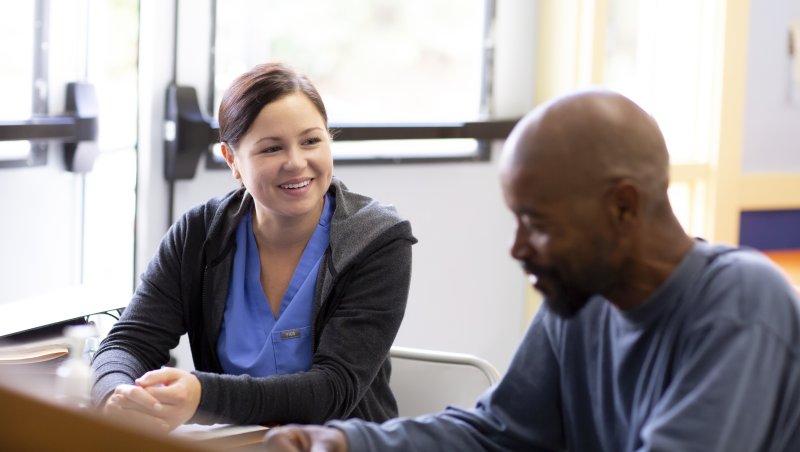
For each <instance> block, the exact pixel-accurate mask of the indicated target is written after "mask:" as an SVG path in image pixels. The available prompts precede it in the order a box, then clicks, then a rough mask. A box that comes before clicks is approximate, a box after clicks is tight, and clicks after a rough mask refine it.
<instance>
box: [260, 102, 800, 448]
mask: <svg viewBox="0 0 800 452" xmlns="http://www.w3.org/2000/svg"><path fill="white" fill-rule="evenodd" d="M668 171H669V157H668V152H667V148H666V146H665V144H664V139H663V137H662V135H661V132H660V131H659V128H658V126H657V125H656V123H655V122H654V121H653V119H652V118H651V117H650V116H649V115H648V114H647V113H645V112H644V111H643V110H642V109H641V108H639V107H638V106H637V105H636V104H634V103H633V102H631V101H630V100H629V99H627V98H625V97H623V96H621V95H619V94H616V93H612V92H608V91H599V90H593V91H581V92H577V93H573V94H570V95H568V96H564V97H561V98H558V99H555V100H553V101H551V102H549V103H547V104H545V105H543V106H541V107H539V108H537V109H536V110H534V111H532V112H531V113H530V114H528V115H527V116H526V117H525V118H523V119H522V120H521V121H520V122H519V124H517V126H516V127H515V128H514V130H513V132H512V133H511V135H510V136H509V138H508V140H507V141H506V145H505V147H504V149H503V155H502V158H501V161H500V176H501V183H502V187H503V194H504V197H505V201H506V204H507V205H508V207H509V209H510V210H511V211H512V212H513V213H514V215H515V217H516V222H517V228H516V236H515V239H514V243H513V245H512V247H511V255H512V257H513V258H514V259H517V260H518V261H519V262H520V263H521V264H522V267H523V269H524V270H525V272H526V273H527V274H528V275H529V277H530V279H531V281H532V283H533V285H534V287H535V288H536V289H537V290H539V291H540V292H541V293H542V294H543V295H544V299H545V306H546V309H540V310H539V312H538V313H537V314H536V316H535V318H534V319H533V321H532V323H531V325H530V328H529V330H528V332H527V334H526V336H525V338H524V340H523V342H522V344H521V345H520V347H519V349H518V350H517V353H516V355H515V357H514V359H513V361H512V363H511V365H510V368H509V370H508V373H507V374H506V375H505V376H504V377H503V379H502V381H501V382H500V383H499V384H498V385H497V386H496V387H494V388H493V389H491V390H489V391H487V393H486V394H484V395H483V396H482V397H481V398H480V400H479V401H478V403H477V406H476V407H475V408H474V409H472V410H469V411H467V410H460V409H455V408H449V409H447V410H445V411H443V412H441V413H438V414H434V415H429V416H423V417H419V418H416V419H398V420H392V421H389V422H386V423H384V424H371V423H366V422H360V421H345V422H332V423H329V427H282V428H278V429H275V430H274V431H273V432H271V433H270V434H269V435H268V436H267V438H266V441H267V446H268V448H269V450H281V451H289V450H291V451H294V450H309V449H310V447H311V446H312V445H314V446H315V447H319V449H314V450H333V451H344V450H348V448H349V450H353V451H362V450H373V451H383V450H418V451H432V450H448V451H449V450H452V451H482V450H492V451H494V450H498V451H522V450H524V451H535V450H571V451H615V452H616V451H645V450H646V451H656V450H658V451H690V450H697V451H704V452H707V451H762V450H770V451H800V310H799V309H798V303H799V301H798V299H797V294H796V293H795V291H794V290H793V288H792V287H791V286H790V285H789V284H788V283H787V281H786V280H785V279H784V278H783V276H782V275H781V273H780V272H779V271H778V270H777V269H776V268H775V267H774V266H773V265H772V264H770V262H769V261H768V260H767V259H765V258H764V257H762V256H761V255H759V254H758V253H756V252H752V251H744V250H738V249H734V248H730V247H725V246H712V245H710V244H708V243H705V242H703V241H699V240H693V239H692V238H690V237H689V236H687V235H686V233H685V232H684V231H683V229H682V228H681V225H680V224H679V222H678V220H677V219H676V218H675V215H674V214H673V212H672V208H671V207H670V203H669V198H668V197H667V186H668Z"/></svg>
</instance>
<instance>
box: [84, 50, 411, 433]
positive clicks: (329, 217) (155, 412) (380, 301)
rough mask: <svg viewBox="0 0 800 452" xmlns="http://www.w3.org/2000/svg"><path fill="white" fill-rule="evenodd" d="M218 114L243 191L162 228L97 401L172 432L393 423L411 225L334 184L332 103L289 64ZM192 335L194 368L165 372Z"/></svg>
mask: <svg viewBox="0 0 800 452" xmlns="http://www.w3.org/2000/svg"><path fill="white" fill-rule="evenodd" d="M219 117H220V141H221V142H222V152H223V155H224V156H225V160H226V162H227V163H228V166H229V167H230V169H231V172H232V174H233V177H234V178H235V179H237V180H239V181H240V182H241V187H240V188H239V189H237V190H234V191H232V192H230V193H228V194H227V195H225V196H224V197H221V198H214V199H212V200H210V201H208V202H206V203H205V204H203V205H200V206H197V207H195V208H193V209H191V210H190V211H189V212H187V213H185V214H184V215H183V216H182V217H181V218H180V219H179V220H178V222H177V223H176V224H174V225H173V226H172V228H171V229H170V231H169V232H168V233H167V235H166V237H165V238H164V239H163V241H162V243H161V246H160V248H159V250H158V253H157V255H156V257H155V258H154V259H153V261H152V262H151V263H150V265H149V266H148V269H147V271H146V272H145V274H144V275H143V277H142V284H141V285H140V286H139V288H138V289H137V291H136V293H135V294H134V296H133V299H132V301H131V303H130V304H129V306H128V308H127V309H126V310H125V312H124V313H123V315H122V317H121V319H120V321H119V322H118V323H117V324H116V325H115V326H114V328H113V329H112V331H111V332H110V333H109V335H108V337H107V338H106V339H105V340H104V341H103V343H102V344H101V346H100V349H99V350H98V351H97V353H96V354H95V359H94V362H93V367H94V370H95V375H96V381H95V386H94V394H93V395H94V397H95V400H96V401H97V402H98V403H100V404H101V405H102V406H103V410H104V411H105V412H106V413H108V414H110V415H113V416H125V417H126V419H128V420H130V419H134V420H137V419H138V420H139V421H141V422H143V423H145V424H148V425H152V426H156V427H159V428H163V429H166V430H168V429H172V428H175V427H176V426H177V425H180V424H182V423H184V422H187V421H189V420H191V421H192V422H209V423H218V422H221V423H239V424H268V423H289V422H300V423H314V422H317V423H318V422H323V421H326V420H329V419H341V418H349V417H359V418H364V419H371V420H376V421H377V420H386V419H389V418H391V417H395V416H396V415H397V404H396V402H395V400H394V396H393V395H392V393H391V391H390V389H389V385H388V382H389V376H390V375H389V373H390V368H389V364H388V359H387V357H388V353H389V348H390V347H391V345H392V342H393V341H394V338H395V335H396V333H397V330H398V328H399V326H400V322H401V320H402V318H403V314H404V311H405V305H406V298H407V296H408V287H409V279H410V274H411V245H412V244H413V243H415V242H416V239H415V238H414V237H413V235H412V234H411V226H410V224H409V222H408V221H406V220H404V219H402V218H401V217H400V216H399V215H398V214H397V212H396V211H395V209H394V208H392V207H388V206H384V205H382V204H380V203H377V202H375V201H374V200H372V199H370V198H368V197H366V196H363V195H359V194H356V193H353V192H350V191H349V190H348V189H347V187H345V185H344V184H343V183H342V182H341V181H339V180H337V179H334V178H333V160H332V157H331V151H330V141H331V137H330V134H329V132H328V121H327V114H326V111H325V106H324V104H323V103H322V100H321V98H320V97H319V94H317V91H316V89H315V88H314V86H313V85H312V84H311V82H310V81H309V80H308V79H307V78H306V77H305V76H303V75H301V74H298V73H296V72H295V71H294V70H293V69H292V68H290V67H288V66H285V65H281V64H263V65H258V66H256V67H254V68H253V69H251V70H250V71H248V72H246V73H244V74H242V75H241V76H240V77H239V78H237V79H236V80H235V81H234V82H233V83H232V85H231V87H230V88H229V89H228V91H227V92H226V94H225V96H224V98H223V101H222V103H221V104H220V112H219ZM183 333H188V335H189V341H190V344H191V348H192V356H193V359H194V366H195V368H196V369H197V371H195V372H192V373H188V372H186V371H183V370H179V369H172V368H161V366H163V365H165V364H166V363H167V360H168V357H169V350H170V349H172V348H173V347H174V346H175V345H176V344H177V343H178V339H179V337H180V336H181V335H182V334H183Z"/></svg>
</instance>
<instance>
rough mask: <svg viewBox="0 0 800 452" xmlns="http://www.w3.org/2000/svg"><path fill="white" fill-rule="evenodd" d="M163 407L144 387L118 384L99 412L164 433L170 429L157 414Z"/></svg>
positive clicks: (123, 421)
mask: <svg viewBox="0 0 800 452" xmlns="http://www.w3.org/2000/svg"><path fill="white" fill-rule="evenodd" d="M163 409H164V407H163V405H162V404H161V403H160V402H159V401H158V399H156V398H155V397H153V396H152V395H150V394H149V393H148V392H147V391H146V390H145V389H144V388H141V387H139V386H136V385H119V386H117V387H116V388H115V389H114V393H113V394H111V396H109V397H108V399H106V402H105V403H104V404H103V406H102V408H101V412H102V413H103V415H105V416H108V417H109V418H111V419H113V420H116V421H119V422H122V423H125V424H126V425H134V426H138V427H141V428H144V429H147V430H150V429H156V430H158V431H161V432H164V433H166V432H168V431H170V430H171V428H170V425H169V423H168V422H167V421H165V420H164V419H162V418H160V417H159V416H158V413H160V412H161V411H163Z"/></svg>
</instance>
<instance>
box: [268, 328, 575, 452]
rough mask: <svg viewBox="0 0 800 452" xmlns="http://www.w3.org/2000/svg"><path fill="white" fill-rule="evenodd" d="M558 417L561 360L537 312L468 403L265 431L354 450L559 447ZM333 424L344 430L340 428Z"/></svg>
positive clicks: (272, 439) (279, 438) (285, 439)
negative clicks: (504, 369) (493, 376)
mask: <svg viewBox="0 0 800 452" xmlns="http://www.w3.org/2000/svg"><path fill="white" fill-rule="evenodd" d="M561 419H562V416H561V397H560V384H559V372H558V364H557V362H556V360H555V355H554V354H553V351H552V348H551V346H550V341H549V338H548V335H547V331H546V329H545V327H544V321H543V316H542V315H541V313H540V314H538V315H537V316H536V318H535V319H534V321H533V323H532V324H531V327H530V329H529V330H528V333H527V335H526V336H525V339H524V340H523V343H522V345H521V346H520V348H519V349H518V350H517V353H516V355H515V357H514V359H513V361H512V363H511V366H510V368H509V371H508V373H507V374H506V375H505V376H504V377H503V380H502V381H501V382H500V383H499V384H498V385H497V386H496V387H494V388H492V389H490V390H489V391H487V392H486V393H485V394H484V395H483V396H482V397H481V399H480V400H479V401H478V404H477V406H476V407H475V408H474V409H472V410H462V409H457V408H449V409H447V410H445V411H443V412H441V413H437V414H431V415H425V416H420V417H417V418H399V419H393V420H390V421H387V422H384V423H383V424H377V423H369V422H363V421H360V420H349V421H333V422H329V423H328V424H326V425H328V426H329V428H328V429H326V430H319V429H320V427H313V428H309V427H292V428H289V427H287V428H283V429H280V430H276V431H275V432H274V433H271V434H270V435H268V436H267V444H269V445H272V446H273V447H275V450H278V451H280V450H311V449H310V447H312V446H314V447H317V445H318V444H320V445H322V444H328V443H327V442H324V443H317V441H318V440H319V441H323V440H324V441H331V443H330V444H335V445H336V446H335V447H343V446H342V444H343V443H342V442H341V441H340V440H342V439H344V438H346V443H347V445H348V446H349V450H352V451H362V450H363V451H371V450H408V451H415V450H418V451H429V450H458V451H487V450H492V451H511V450H531V451H536V450H558V449H563V448H564V439H563V438H564V435H563V427H562V423H561ZM330 427H334V428H335V429H338V430H341V431H342V432H343V433H344V435H340V434H339V433H337V432H336V431H335V430H333V431H332V430H331V429H330ZM301 438H302V439H303V440H302V441H301V440H300V439H301ZM279 443H282V444H295V445H303V446H307V448H302V447H299V446H298V448H297V449H291V448H288V449H281V448H279V447H278V446H276V444H279ZM268 450H272V449H268ZM315 450H316V449H315ZM322 450H326V449H324V448H323V449H322ZM327 450H336V451H340V450H347V449H342V448H332V449H327Z"/></svg>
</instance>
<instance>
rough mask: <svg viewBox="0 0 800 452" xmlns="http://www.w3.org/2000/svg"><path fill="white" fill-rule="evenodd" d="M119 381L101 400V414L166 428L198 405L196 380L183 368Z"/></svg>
mask: <svg viewBox="0 0 800 452" xmlns="http://www.w3.org/2000/svg"><path fill="white" fill-rule="evenodd" d="M135 383H136V384H135V385H119V386H117V387H116V388H115V389H114V393H113V394H111V396H110V397H109V398H108V400H106V403H105V404H103V408H102V412H103V414H105V415H107V416H109V417H111V418H115V419H119V420H121V421H124V422H126V423H133V424H137V425H139V426H143V427H149V428H153V427H155V428H157V429H159V430H161V431H164V432H168V431H171V430H174V429H175V428H176V427H177V426H179V425H181V424H183V423H185V422H186V421H188V420H189V419H191V417H192V416H193V415H194V413H195V412H196V411H197V407H198V405H200V393H201V387H200V380H198V379H197V377H196V376H194V375H192V374H191V373H189V372H186V371H184V370H180V369H175V368H171V367H165V368H162V369H158V370H153V371H150V372H147V373H146V374H144V375H142V376H141V377H139V378H138V379H136V382H135Z"/></svg>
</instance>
